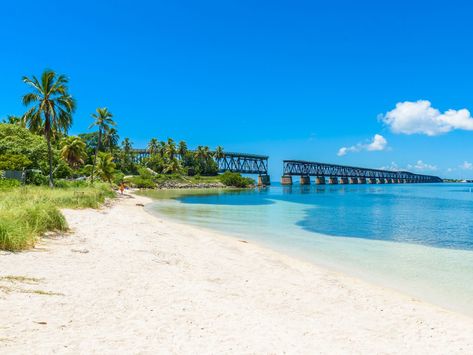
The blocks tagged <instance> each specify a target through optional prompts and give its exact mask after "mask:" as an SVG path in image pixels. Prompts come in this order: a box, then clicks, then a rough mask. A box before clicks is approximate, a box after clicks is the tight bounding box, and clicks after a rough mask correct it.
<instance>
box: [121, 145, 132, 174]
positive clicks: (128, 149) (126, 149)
mask: <svg viewBox="0 0 473 355" xmlns="http://www.w3.org/2000/svg"><path fill="white" fill-rule="evenodd" d="M120 164H121V168H122V169H124V171H126V172H131V170H132V168H133V143H132V142H131V141H130V138H125V139H124V140H123V142H122V154H121V163H120Z"/></svg>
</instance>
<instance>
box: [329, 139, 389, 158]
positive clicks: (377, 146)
mask: <svg viewBox="0 0 473 355" xmlns="http://www.w3.org/2000/svg"><path fill="white" fill-rule="evenodd" d="M387 146H388V141H387V140H386V138H384V137H383V136H382V135H380V134H375V135H374V137H373V139H372V140H371V141H370V142H366V143H358V144H356V145H352V146H351V147H342V148H340V149H339V150H338V153H337V155H338V156H339V157H342V156H344V155H346V154H347V153H356V152H361V151H363V150H365V151H370V152H373V151H381V150H385V149H386V148H387Z"/></svg>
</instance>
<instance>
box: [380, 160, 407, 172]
mask: <svg viewBox="0 0 473 355" xmlns="http://www.w3.org/2000/svg"><path fill="white" fill-rule="evenodd" d="M379 169H380V170H389V171H400V170H403V169H401V168H399V166H398V165H397V164H396V162H394V161H393V162H391V164H389V165H386V166H382V167H380V168H379Z"/></svg>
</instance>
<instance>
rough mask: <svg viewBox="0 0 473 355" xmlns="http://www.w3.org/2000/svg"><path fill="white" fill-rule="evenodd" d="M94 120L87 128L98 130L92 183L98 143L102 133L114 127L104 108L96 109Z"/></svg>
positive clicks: (93, 115)
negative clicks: (96, 128)
mask: <svg viewBox="0 0 473 355" xmlns="http://www.w3.org/2000/svg"><path fill="white" fill-rule="evenodd" d="M92 117H93V118H94V122H93V123H92V124H91V125H90V127H89V128H92V127H98V129H99V136H98V140H97V146H96V147H95V154H94V163H93V164H92V176H91V178H90V180H91V182H92V183H93V182H94V170H95V164H96V163H97V155H98V153H99V149H100V143H101V140H102V133H103V132H107V131H108V130H109V129H110V128H111V127H112V126H115V122H114V121H113V120H112V117H113V115H112V113H111V112H110V111H109V110H108V109H107V108H106V107H102V108H100V107H99V108H98V109H97V112H95V113H93V114H92Z"/></svg>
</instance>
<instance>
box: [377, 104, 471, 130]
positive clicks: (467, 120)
mask: <svg viewBox="0 0 473 355" xmlns="http://www.w3.org/2000/svg"><path fill="white" fill-rule="evenodd" d="M379 118H380V119H381V121H383V122H384V123H385V124H386V125H388V126H389V127H390V129H391V131H392V132H394V133H403V134H425V135H428V136H436V135H439V134H442V133H447V132H450V131H453V130H455V129H461V130H467V131H473V118H472V117H471V115H470V112H469V111H468V110H467V109H461V110H452V109H450V110H447V111H445V112H443V113H442V112H440V111H439V110H438V109H436V108H434V107H432V104H431V103H430V101H427V100H419V101H416V102H411V101H405V102H399V103H397V104H396V108H395V109H394V110H391V111H389V112H387V113H386V114H384V115H380V116H379Z"/></svg>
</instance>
